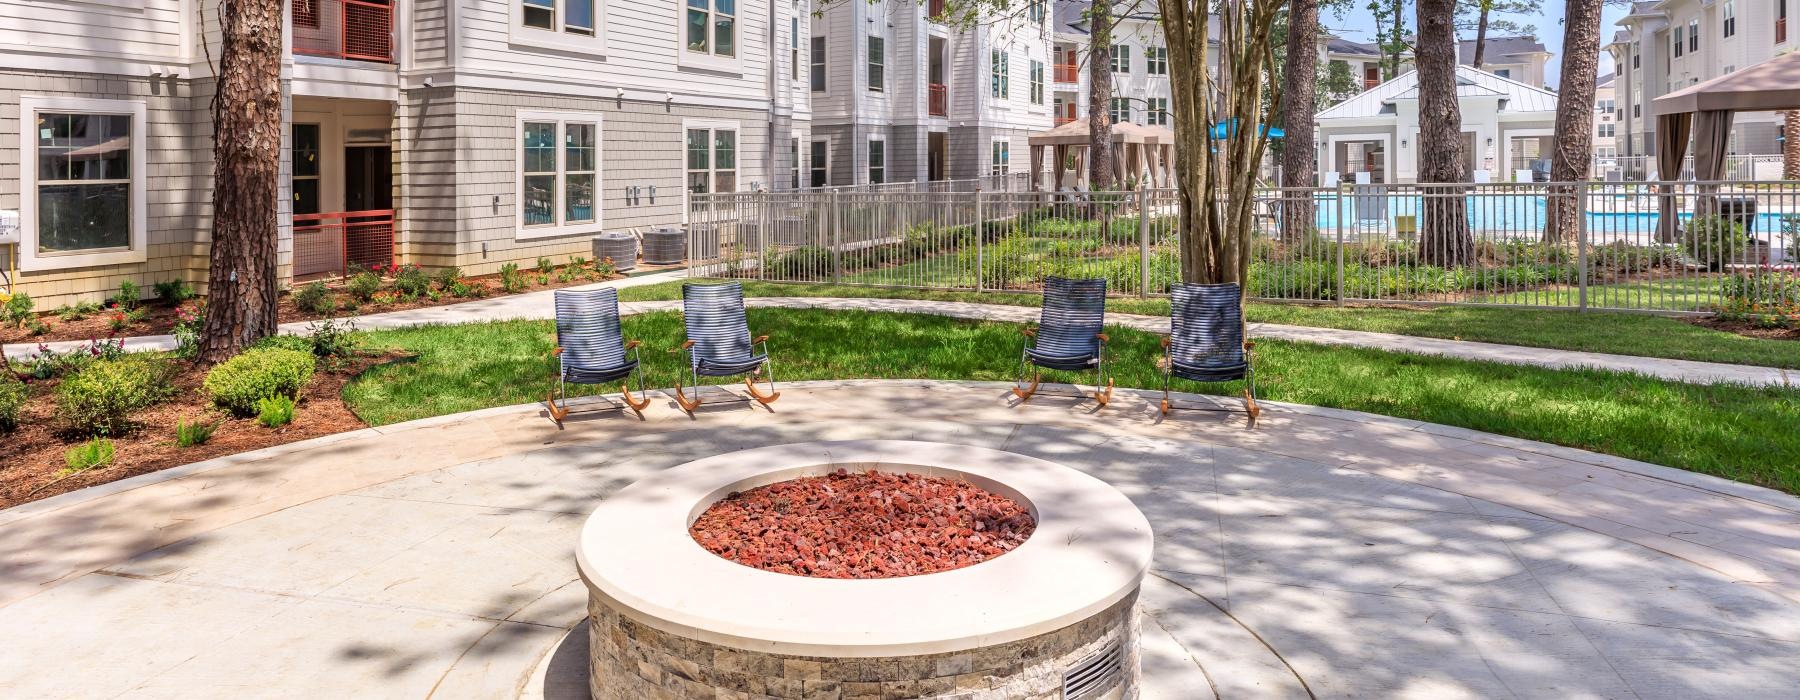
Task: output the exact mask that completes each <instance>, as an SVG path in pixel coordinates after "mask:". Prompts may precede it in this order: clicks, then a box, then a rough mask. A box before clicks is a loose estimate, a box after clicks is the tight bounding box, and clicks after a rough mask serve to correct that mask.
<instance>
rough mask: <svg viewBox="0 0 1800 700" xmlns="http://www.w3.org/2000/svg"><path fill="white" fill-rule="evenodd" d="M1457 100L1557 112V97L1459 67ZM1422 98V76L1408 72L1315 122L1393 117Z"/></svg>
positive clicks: (1506, 108)
mask: <svg viewBox="0 0 1800 700" xmlns="http://www.w3.org/2000/svg"><path fill="white" fill-rule="evenodd" d="M1456 96H1457V97H1498V98H1500V110H1501V111H1502V112H1507V113H1516V112H1555V111H1556V93H1553V92H1550V91H1549V90H1544V89H1542V88H1535V87H1532V86H1530V85H1526V84H1524V83H1521V82H1519V81H1516V80H1510V79H1507V78H1502V77H1500V76H1498V75H1494V74H1493V73H1489V72H1487V71H1482V70H1476V69H1474V68H1470V67H1468V66H1457V67H1456ZM1418 98H1419V73H1418V71H1408V72H1407V73H1406V74H1405V75H1402V76H1400V77H1398V78H1394V79H1393V80H1389V81H1387V82H1385V83H1382V84H1380V85H1377V86H1375V87H1372V88H1369V89H1368V90H1365V91H1363V93H1362V94H1359V95H1357V96H1355V97H1352V98H1350V99H1348V100H1344V101H1343V102H1340V103H1338V104H1336V105H1333V106H1331V107H1330V108H1327V109H1326V110H1324V111H1322V112H1319V113H1318V115H1316V116H1315V117H1314V118H1315V119H1360V118H1367V117H1379V116H1384V115H1389V114H1393V110H1392V109H1391V108H1389V105H1391V104H1393V103H1395V102H1402V101H1406V100H1416V99H1418Z"/></svg>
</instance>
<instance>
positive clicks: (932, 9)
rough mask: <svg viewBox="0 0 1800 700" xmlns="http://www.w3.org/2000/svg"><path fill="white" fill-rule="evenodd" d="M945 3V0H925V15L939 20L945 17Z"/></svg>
mask: <svg viewBox="0 0 1800 700" xmlns="http://www.w3.org/2000/svg"><path fill="white" fill-rule="evenodd" d="M944 4H945V0H926V1H925V16H926V17H927V18H929V19H931V20H932V21H938V20H941V19H943V17H944Z"/></svg>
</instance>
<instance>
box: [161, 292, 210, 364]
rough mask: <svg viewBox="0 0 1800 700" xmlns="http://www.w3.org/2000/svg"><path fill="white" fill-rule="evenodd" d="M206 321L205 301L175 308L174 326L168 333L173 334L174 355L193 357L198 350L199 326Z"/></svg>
mask: <svg viewBox="0 0 1800 700" xmlns="http://www.w3.org/2000/svg"><path fill="white" fill-rule="evenodd" d="M205 323H206V302H204V301H202V302H200V303H198V304H195V305H194V306H193V307H192V308H189V307H186V306H183V307H181V308H179V309H176V310H175V327H174V328H172V329H170V331H169V332H170V334H171V335H174V336H175V356H176V357H184V358H185V357H193V356H194V355H195V353H197V352H199V350H200V328H201V326H203V325H204V324H205Z"/></svg>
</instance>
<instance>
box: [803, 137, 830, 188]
mask: <svg viewBox="0 0 1800 700" xmlns="http://www.w3.org/2000/svg"><path fill="white" fill-rule="evenodd" d="M806 157H807V163H808V167H809V168H810V169H811V170H812V175H811V177H812V186H813V187H824V186H826V185H829V184H831V169H830V166H829V165H828V163H830V162H831V161H830V159H831V142H830V141H814V142H812V149H811V150H809V151H807V152H806Z"/></svg>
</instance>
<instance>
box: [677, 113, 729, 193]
mask: <svg viewBox="0 0 1800 700" xmlns="http://www.w3.org/2000/svg"><path fill="white" fill-rule="evenodd" d="M687 176H688V177H687V181H688V192H689V193H691V194H707V193H710V192H736V191H737V129H732V128H689V129H688V130H687Z"/></svg>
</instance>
